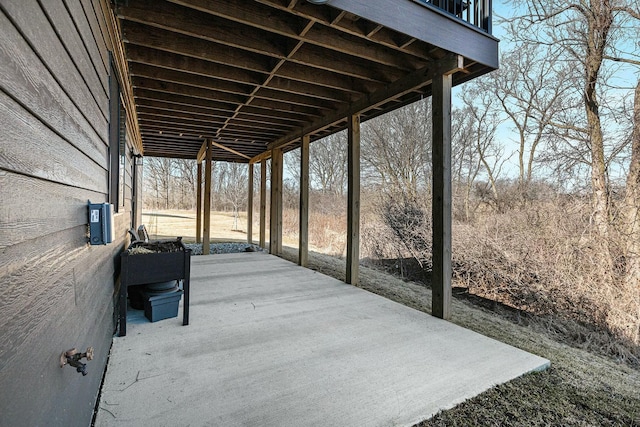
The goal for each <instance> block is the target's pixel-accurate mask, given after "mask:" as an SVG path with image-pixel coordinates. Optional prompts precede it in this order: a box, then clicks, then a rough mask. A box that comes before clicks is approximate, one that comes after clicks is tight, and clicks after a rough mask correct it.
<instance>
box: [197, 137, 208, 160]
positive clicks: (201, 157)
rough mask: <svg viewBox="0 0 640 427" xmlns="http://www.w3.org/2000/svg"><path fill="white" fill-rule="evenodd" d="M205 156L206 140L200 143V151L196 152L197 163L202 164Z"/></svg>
mask: <svg viewBox="0 0 640 427" xmlns="http://www.w3.org/2000/svg"><path fill="white" fill-rule="evenodd" d="M206 155H207V140H205V141H204V142H203V143H202V145H201V146H200V150H198V157H197V161H198V163H202V161H203V160H204V159H205V157H206Z"/></svg>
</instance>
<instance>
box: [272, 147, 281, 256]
mask: <svg viewBox="0 0 640 427" xmlns="http://www.w3.org/2000/svg"><path fill="white" fill-rule="evenodd" d="M282 154H283V153H282V150H281V149H279V148H274V149H273V151H272V153H271V211H270V212H271V215H270V216H271V218H270V220H269V253H270V254H273V255H280V254H281V253H282V160H283V156H282Z"/></svg>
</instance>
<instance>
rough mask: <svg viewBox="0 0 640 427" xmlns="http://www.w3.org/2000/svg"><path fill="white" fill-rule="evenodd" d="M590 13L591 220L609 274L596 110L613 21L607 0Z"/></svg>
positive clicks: (606, 194) (594, 4)
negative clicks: (599, 76)
mask: <svg viewBox="0 0 640 427" xmlns="http://www.w3.org/2000/svg"><path fill="white" fill-rule="evenodd" d="M591 10H592V12H593V13H592V14H588V15H587V21H588V33H587V40H586V42H587V46H586V57H585V82H584V102H585V112H586V118H587V129H588V132H589V144H590V146H591V186H592V191H593V223H594V226H595V229H596V232H597V233H598V237H599V241H600V244H601V248H602V250H603V252H604V255H605V262H606V263H607V264H608V265H606V266H605V268H606V269H607V270H608V274H607V276H610V277H612V274H613V258H612V254H611V251H610V248H609V241H610V240H609V239H610V221H611V215H610V210H609V182H608V179H607V178H608V176H607V175H608V173H607V167H606V163H605V155H604V138H603V134H602V123H601V121H600V112H599V110H598V99H597V90H596V88H597V85H598V74H599V73H600V68H601V66H602V62H603V60H604V50H605V47H606V45H607V40H608V37H609V30H610V28H611V24H612V23H613V15H612V13H613V12H612V9H611V6H610V4H609V1H607V0H603V1H600V0H598V1H592V2H591Z"/></svg>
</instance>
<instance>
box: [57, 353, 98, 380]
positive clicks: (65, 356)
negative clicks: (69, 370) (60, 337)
mask: <svg viewBox="0 0 640 427" xmlns="http://www.w3.org/2000/svg"><path fill="white" fill-rule="evenodd" d="M83 358H86V359H87V360H93V347H89V348H87V351H86V352H85V353H79V352H78V350H76V349H75V348H72V349H71V350H67V351H65V352H64V353H62V354H61V355H60V367H61V368H63V367H64V365H66V364H67V363H68V364H69V365H71V366H73V367H74V368H76V372H79V373H81V374H82V376H83V377H84V376H85V375H87V365H86V364H85V363H82V362H81V361H80V360H81V359H83Z"/></svg>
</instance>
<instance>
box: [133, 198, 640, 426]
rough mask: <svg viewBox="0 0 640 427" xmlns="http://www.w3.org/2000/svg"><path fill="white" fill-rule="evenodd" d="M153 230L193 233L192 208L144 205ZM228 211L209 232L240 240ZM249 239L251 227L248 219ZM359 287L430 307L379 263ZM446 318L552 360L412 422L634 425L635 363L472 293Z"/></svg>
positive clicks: (638, 406) (639, 371)
mask: <svg viewBox="0 0 640 427" xmlns="http://www.w3.org/2000/svg"><path fill="white" fill-rule="evenodd" d="M143 222H145V224H146V226H147V228H148V230H149V233H150V234H151V237H152V238H163V237H175V236H179V235H182V236H183V238H184V239H185V240H186V241H190V240H191V241H193V240H194V239H195V213H194V214H190V213H185V212H183V211H162V212H145V213H144V214H143ZM233 225H234V221H233V215H232V214H225V213H214V214H212V239H213V240H216V241H246V217H245V218H241V219H240V220H239V222H238V228H239V229H241V230H242V231H234V230H233V229H234V226H233ZM254 232H255V233H254V240H256V239H257V237H258V236H257V232H258V230H257V227H256V226H255V225H254ZM284 243H285V248H284V254H283V257H284V258H286V259H289V260H291V261H293V262H296V261H297V249H295V248H294V247H286V245H291V244H295V242H287V241H285V242H284ZM309 268H312V269H314V270H317V271H320V272H322V273H324V274H327V275H330V276H333V277H336V278H338V279H341V280H344V275H345V261H344V260H343V259H338V258H334V257H330V256H327V255H324V254H320V253H317V252H310V256H309ZM359 286H360V287H362V288H363V289H366V290H368V291H370V292H374V293H376V294H379V295H382V296H384V297H386V298H389V299H391V300H394V301H397V302H400V303H402V304H405V305H407V306H409V307H413V308H415V309H417V310H421V311H424V312H426V313H429V312H430V309H431V291H430V290H429V289H428V288H426V287H424V286H422V285H419V284H416V283H413V282H410V281H404V280H401V279H400V278H398V277H395V276H393V275H389V274H387V273H384V272H382V271H379V270H376V269H372V268H368V267H365V266H361V270H360V284H359ZM452 321H453V322H454V323H456V324H459V325H461V326H463V327H465V328H468V329H471V330H474V331H476V332H479V333H481V334H483V335H486V336H489V337H492V338H494V339H497V340H499V341H502V342H504V343H507V344H510V345H513V346H515V347H518V348H521V349H523V350H526V351H529V352H531V353H534V354H537V355H540V356H542V357H545V358H547V359H549V360H550V361H551V364H552V367H551V368H550V369H549V370H547V371H545V372H541V373H534V374H529V375H525V376H524V377H521V378H518V379H516V380H513V381H511V382H509V383H507V384H503V385H500V386H497V387H494V388H493V389H491V390H489V391H487V392H485V393H483V394H481V395H479V396H477V397H475V398H473V399H470V400H468V401H466V402H464V403H462V404H460V405H458V406H456V407H455V408H453V409H450V410H447V411H443V412H441V413H439V414H437V415H436V416H435V417H433V418H431V419H430V420H427V421H424V422H422V423H420V424H419V425H418V426H419V427H423V426H425V427H426V426H477V425H482V426H639V427H640V392H639V390H640V368H638V367H637V366H635V367H634V366H630V365H629V364H626V363H624V362H622V361H619V360H614V359H612V358H610V357H607V356H604V355H602V354H600V353H594V352H590V351H587V350H585V349H582V348H578V347H575V346H574V347H572V346H570V345H567V344H566V343H564V342H562V341H561V340H558V339H557V338H558V334H557V333H555V332H554V330H553V327H552V325H549V326H548V327H545V325H544V322H538V323H533V324H532V323H531V322H527V324H526V325H525V324H523V322H520V321H518V319H517V318H515V317H513V316H503V315H501V314H500V313H499V312H496V311H494V310H491V309H489V308H486V307H479V306H477V305H474V304H473V303H472V302H471V301H467V300H461V299H454V302H453V318H452Z"/></svg>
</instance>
